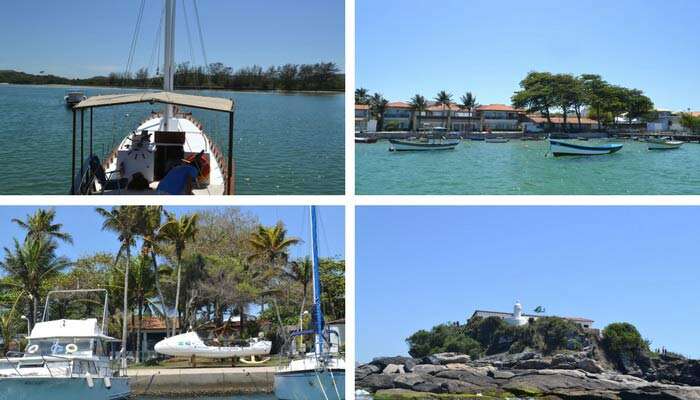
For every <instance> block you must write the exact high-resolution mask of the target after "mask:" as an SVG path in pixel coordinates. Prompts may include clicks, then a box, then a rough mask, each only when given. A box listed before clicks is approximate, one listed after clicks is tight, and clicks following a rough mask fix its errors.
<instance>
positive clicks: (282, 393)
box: [274, 206, 345, 400]
mask: <svg viewBox="0 0 700 400" xmlns="http://www.w3.org/2000/svg"><path fill="white" fill-rule="evenodd" d="M310 214H311V215H310V217H311V262H312V267H313V268H312V281H313V289H314V290H313V293H314V308H313V322H314V324H313V325H314V327H313V330H309V331H299V332H296V333H295V334H293V335H292V336H295V335H296V336H300V335H304V334H313V336H314V351H313V352H311V353H307V354H306V356H305V357H304V358H301V359H296V360H292V361H291V362H290V363H289V365H288V366H286V367H284V368H282V369H280V370H279V371H277V372H275V381H274V390H275V397H277V398H278V399H280V400H299V399H304V400H344V399H345V358H344V357H343V356H342V355H340V354H339V351H338V350H339V349H338V348H337V346H333V345H332V343H331V340H330V337H331V334H332V333H333V331H330V330H328V329H325V327H324V321H323V311H322V310H321V278H320V272H319V263H318V240H317V235H316V206H311V208H310ZM327 339H328V340H327ZM326 342H328V343H326ZM334 347H335V348H334Z"/></svg>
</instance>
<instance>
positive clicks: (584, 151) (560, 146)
mask: <svg viewBox="0 0 700 400" xmlns="http://www.w3.org/2000/svg"><path fill="white" fill-rule="evenodd" d="M549 148H550V151H551V152H552V154H554V157H560V156H594V155H602V154H612V153H615V152H618V151H620V149H622V145H621V144H617V143H605V144H600V145H597V146H584V145H581V144H576V143H570V142H563V141H561V140H553V139H549Z"/></svg>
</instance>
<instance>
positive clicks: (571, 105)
mask: <svg viewBox="0 0 700 400" xmlns="http://www.w3.org/2000/svg"><path fill="white" fill-rule="evenodd" d="M510 100H511V104H512V105H513V107H515V108H517V109H522V110H525V111H526V112H527V113H536V114H540V115H542V116H543V117H545V118H546V119H547V129H546V131H551V129H552V127H553V124H552V121H551V118H552V117H561V118H563V120H564V126H566V122H567V119H570V120H572V121H578V124H579V126H580V124H581V118H582V116H583V115H584V111H586V110H587V114H588V117H589V118H591V119H594V120H596V121H598V130H603V129H604V128H605V127H608V126H611V125H615V124H617V122H616V118H617V117H620V116H622V115H624V116H625V118H626V120H627V123H628V124H632V123H633V121H643V122H647V121H654V120H656V119H657V118H658V112H657V111H656V110H654V103H653V102H652V100H651V99H650V98H649V97H647V96H646V95H644V92H643V91H641V90H639V89H630V88H626V87H622V86H618V85H614V84H611V83H608V82H607V81H605V80H604V79H603V78H602V77H601V76H600V75H596V74H582V75H579V76H575V75H573V74H567V73H562V74H554V73H551V72H538V71H531V72H529V73H528V74H527V76H526V77H525V78H524V79H523V80H522V81H520V90H517V91H515V93H514V94H513V96H512V97H511V99H510ZM355 104H360V105H367V106H369V111H370V114H371V116H372V117H373V118H374V119H376V120H377V130H378V131H381V130H383V128H386V130H392V127H391V126H386V127H385V124H384V114H385V112H386V110H387V107H388V104H389V101H388V100H387V99H385V98H384V96H383V95H382V94H381V93H374V94H372V95H370V92H369V91H368V90H367V89H365V88H358V89H356V90H355ZM408 104H409V106H410V111H411V119H410V128H409V130H411V131H413V130H416V128H417V123H416V116H417V115H418V114H420V113H422V112H425V111H426V110H427V109H428V107H429V105H430V104H429V102H428V100H427V99H426V98H425V97H424V96H423V95H421V94H416V95H414V96H413V97H412V98H411V99H410V100H409V103H408ZM433 104H434V105H437V106H442V107H443V109H444V110H445V111H446V112H447V120H448V121H449V120H450V117H451V116H452V115H451V114H452V111H451V110H450V107H449V106H450V105H454V106H457V107H458V108H459V109H460V110H463V111H468V112H470V113H471V111H472V110H474V109H476V108H477V107H478V106H479V104H478V103H477V102H476V96H474V94H472V93H471V92H469V91H467V92H466V93H465V94H464V95H462V96H461V97H460V99H459V101H455V100H454V99H453V95H452V94H451V93H447V92H446V91H445V90H441V91H440V92H438V93H437V94H436V96H435V98H434V99H433ZM448 125H449V122H448ZM681 125H682V126H683V127H684V128H687V129H689V130H691V131H693V132H696V133H697V132H700V116H699V115H694V114H692V113H681Z"/></svg>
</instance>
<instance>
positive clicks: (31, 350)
mask: <svg viewBox="0 0 700 400" xmlns="http://www.w3.org/2000/svg"><path fill="white" fill-rule="evenodd" d="M37 350H39V345H37V344H33V345H31V346H29V347H27V353H29V354H33V353H36V351H37Z"/></svg>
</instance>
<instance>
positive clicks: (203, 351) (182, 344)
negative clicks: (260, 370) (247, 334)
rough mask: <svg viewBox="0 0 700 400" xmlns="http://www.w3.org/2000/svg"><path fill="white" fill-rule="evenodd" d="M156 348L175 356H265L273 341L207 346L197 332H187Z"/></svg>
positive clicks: (167, 339) (163, 341) (165, 341)
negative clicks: (242, 344)
mask: <svg viewBox="0 0 700 400" xmlns="http://www.w3.org/2000/svg"><path fill="white" fill-rule="evenodd" d="M154 350H155V351H156V352H157V353H159V354H164V355H167V356H173V357H193V356H194V357H200V358H232V357H250V356H265V355H268V354H270V350H272V342H270V341H267V340H261V341H256V342H254V343H251V344H250V345H249V346H207V345H206V344H204V342H203V341H202V339H200V337H199V335H197V333H196V332H187V333H183V334H180V335H175V336H172V337H169V338H165V339H163V340H161V341H160V342H158V343H156V345H155V346H154Z"/></svg>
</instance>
